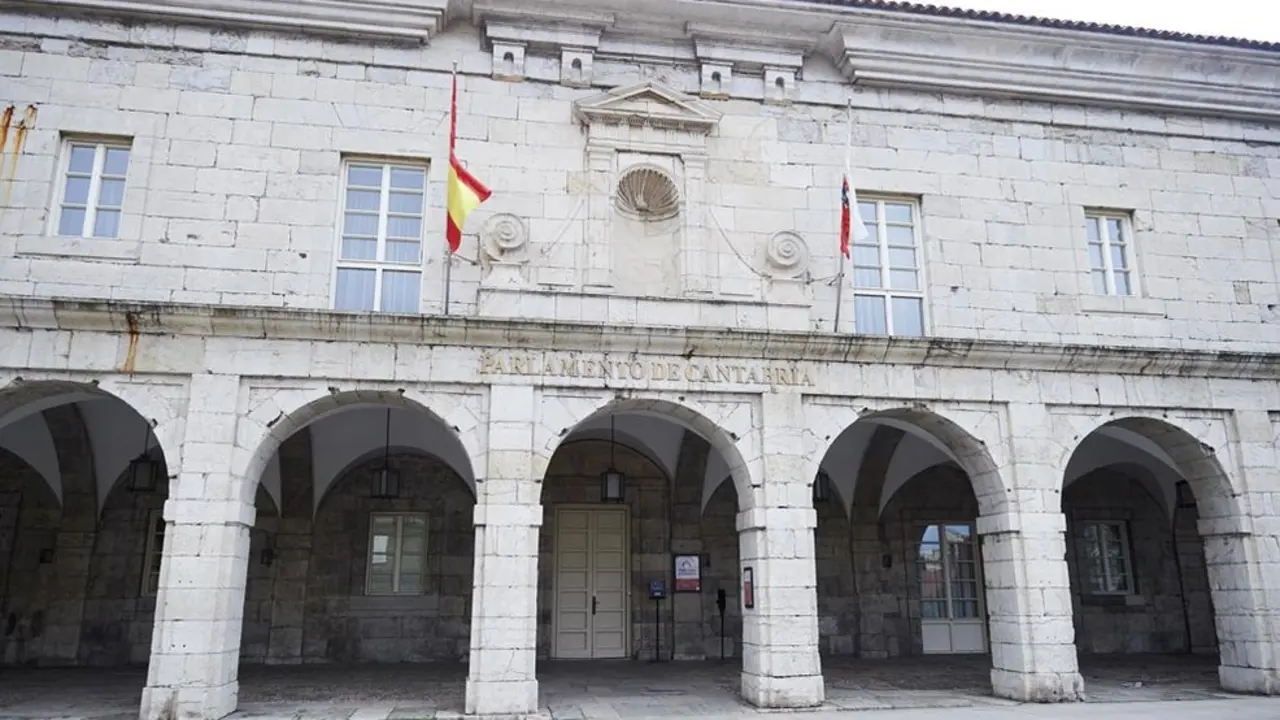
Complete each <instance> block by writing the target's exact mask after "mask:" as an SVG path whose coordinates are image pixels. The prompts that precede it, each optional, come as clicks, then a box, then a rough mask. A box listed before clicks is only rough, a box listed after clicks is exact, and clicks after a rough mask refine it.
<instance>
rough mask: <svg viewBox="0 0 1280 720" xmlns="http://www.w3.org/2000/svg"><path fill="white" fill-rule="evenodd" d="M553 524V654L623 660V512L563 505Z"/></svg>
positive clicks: (626, 602)
mask: <svg viewBox="0 0 1280 720" xmlns="http://www.w3.org/2000/svg"><path fill="white" fill-rule="evenodd" d="M555 523H556V527H555V611H554V628H553V631H552V632H553V635H554V638H555V644H554V648H553V650H552V654H553V655H554V656H555V657H557V658H567V659H603V658H625V657H627V656H628V655H629V654H630V653H629V652H628V651H629V649H630V643H629V642H628V636H629V635H630V632H629V630H630V626H631V623H630V612H629V607H630V597H629V596H630V592H629V591H628V588H629V584H628V583H629V576H630V572H629V565H630V563H629V562H628V560H629V558H630V548H629V543H628V537H629V535H628V525H629V523H628V515H627V508H625V507H561V508H557V509H556V516H555Z"/></svg>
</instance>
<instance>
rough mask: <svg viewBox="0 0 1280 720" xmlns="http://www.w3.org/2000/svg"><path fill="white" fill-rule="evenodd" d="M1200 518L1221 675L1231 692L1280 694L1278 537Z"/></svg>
mask: <svg viewBox="0 0 1280 720" xmlns="http://www.w3.org/2000/svg"><path fill="white" fill-rule="evenodd" d="M1200 522H1201V524H1200V528H1201V530H1200V534H1201V537H1203V538H1204V553H1205V562H1206V565H1207V568H1208V572H1209V587H1210V591H1211V592H1212V594H1213V609H1214V623H1215V625H1216V626H1217V629H1218V653H1219V658H1220V659H1219V661H1218V662H1219V664H1218V681H1219V682H1220V683H1221V684H1222V687H1223V689H1225V690H1230V691H1232V692H1239V693H1250V694H1255V695H1277V694H1280V669H1278V666H1280V662H1277V660H1278V659H1280V658H1277V654H1278V653H1277V649H1278V647H1277V645H1278V642H1277V622H1280V605H1278V604H1277V602H1276V597H1275V596H1276V594H1277V589H1280V568H1278V566H1280V538H1278V537H1275V536H1265V535H1263V536H1259V535H1255V534H1251V533H1248V532H1244V531H1243V530H1244V528H1236V529H1234V530H1233V529H1232V528H1229V527H1224V526H1223V524H1224V523H1222V522H1221V521H1208V522H1206V521H1204V520H1201V521H1200Z"/></svg>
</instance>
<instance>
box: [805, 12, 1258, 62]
mask: <svg viewBox="0 0 1280 720" xmlns="http://www.w3.org/2000/svg"><path fill="white" fill-rule="evenodd" d="M805 1H806V2H812V3H818V4H821V5H835V6H840V7H850V8H866V9H869V10H885V11H888V12H904V13H914V14H917V15H932V16H935V17H953V18H962V19H966V20H982V21H985V22H999V23H1008V24H1010V25H1032V26H1038V27H1048V28H1057V29H1060V30H1079V31H1084V32H1095V33H1106V34H1109V35H1127V36H1130V37H1142V38H1152V39H1157V40H1172V41H1176V42H1188V43H1199V44H1201V45H1219V46H1227V47H1237V48H1247V49H1250V50H1269V51H1274V52H1280V42H1265V41H1262V40H1247V39H1245V38H1236V37H1225V36H1221V35H1195V34H1192V33H1183V32H1173V31H1170V30H1153V29H1151V28H1141V27H1132V26H1128V25H1109V24H1105V23H1095V22H1085V21H1080V20H1057V19H1054V18H1042V17H1035V16H1032V15H1015V14H1012V13H1005V12H996V11H993V10H972V9H968V8H954V7H946V6H943V5H932V4H926V3H916V2H905V1H903V0H805Z"/></svg>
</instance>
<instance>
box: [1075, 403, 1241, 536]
mask: <svg viewBox="0 0 1280 720" xmlns="http://www.w3.org/2000/svg"><path fill="white" fill-rule="evenodd" d="M1091 410H1092V411H1091ZM1055 415H1057V418H1055V425H1056V426H1057V427H1058V428H1064V429H1069V432H1070V433H1071V434H1070V435H1069V436H1068V437H1070V438H1072V442H1070V443H1069V444H1067V445H1066V446H1065V447H1063V448H1062V450H1061V451H1059V452H1058V453H1057V454H1056V455H1055V457H1054V460H1055V462H1056V467H1057V468H1058V469H1059V470H1060V475H1061V476H1062V477H1064V478H1065V470H1066V468H1067V467H1068V466H1069V464H1070V462H1071V459H1072V456H1073V455H1074V454H1075V452H1076V450H1077V449H1078V448H1079V447H1080V445H1081V443H1083V442H1084V440H1085V438H1087V437H1089V436H1090V435H1092V434H1093V433H1094V432H1097V431H1103V432H1104V433H1105V432H1106V429H1107V428H1121V429H1123V430H1126V431H1129V432H1132V433H1137V434H1138V435H1140V436H1142V437H1144V438H1146V439H1147V440H1149V441H1151V442H1152V443H1154V444H1155V445H1156V446H1157V447H1159V448H1160V450H1162V451H1163V453H1164V454H1165V455H1166V456H1167V457H1168V458H1170V459H1172V460H1173V462H1174V464H1175V467H1176V469H1177V471H1178V472H1179V473H1180V474H1181V476H1182V478H1183V479H1185V480H1187V481H1188V483H1189V484H1190V485H1191V492H1192V494H1193V495H1194V496H1195V498H1196V503H1197V505H1198V507H1199V515H1200V518H1201V519H1202V520H1206V519H1217V518H1240V517H1242V511H1243V507H1242V505H1241V501H1240V496H1241V495H1243V494H1245V493H1246V492H1247V489H1246V488H1245V487H1243V484H1242V481H1241V479H1240V478H1241V473H1240V472H1239V467H1238V465H1239V464H1238V462H1237V458H1236V457H1235V454H1234V453H1232V452H1230V451H1229V450H1230V447H1231V442H1232V441H1231V437H1232V436H1231V431H1230V429H1229V427H1228V424H1227V418H1226V416H1225V415H1224V414H1217V413H1206V412H1197V413H1187V412H1159V413H1158V414H1157V413H1156V412H1154V411H1153V412H1151V413H1146V414H1144V413H1141V412H1135V411H1133V410H1129V409H1118V408H1106V409H1103V408H1098V409H1089V408H1072V409H1071V410H1070V411H1069V410H1067V409H1058V410H1057V411H1056V412H1055ZM1120 437H1124V435H1123V434H1121V435H1120ZM1134 447H1135V452H1140V451H1142V450H1141V448H1140V447H1139V446H1134Z"/></svg>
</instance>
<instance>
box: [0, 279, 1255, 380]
mask: <svg viewBox="0 0 1280 720" xmlns="http://www.w3.org/2000/svg"><path fill="white" fill-rule="evenodd" d="M0 329H18V330H28V331H42V330H48V331H66V332H110V333H122V334H128V333H130V332H136V333H139V334H143V335H176V336H195V337H219V338H244V339H246V340H261V339H270V340H302V341H322V342H332V341H346V342H373V343H403V344H428V345H443V346H454V347H458V346H469V347H479V348H496V349H517V348H527V349H539V350H552V351H561V352H615V353H626V354H631V353H638V354H654V355H668V356H674V355H678V356H685V357H722V358H743V359H762V360H769V361H778V362H847V363H889V364H899V365H930V366H934V367H966V368H980V369H992V370H1023V371H1051V372H1082V373H1106V374H1119V375H1160V376H1163V375H1173V376H1183V377H1212V378H1229V379H1247V380H1271V381H1274V380H1280V355H1276V354H1264V353H1230V352H1206V351H1196V350H1174V349H1137V348H1119V347H1102V346H1081V345H1057V344H1046V343H1011V342H996V341H987V340H958V339H943V338H926V339H912V338H873V337H864V336H848V335H836V334H832V333H797V332H747V331H739V330H717V329H712V328H668V327H640V326H634V325H603V324H590V323H570V322H554V323H553V322H539V321H529V320H506V319H497V318H476V317H459V316H396V315H381V314H351V313H335V312H329V311H324V310H294V309H287V310H286V309H277V308H230V307H211V306H205V305H177V304H162V303H118V302H107V301H82V300H46V299H31V298H20V297H9V298H0Z"/></svg>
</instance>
